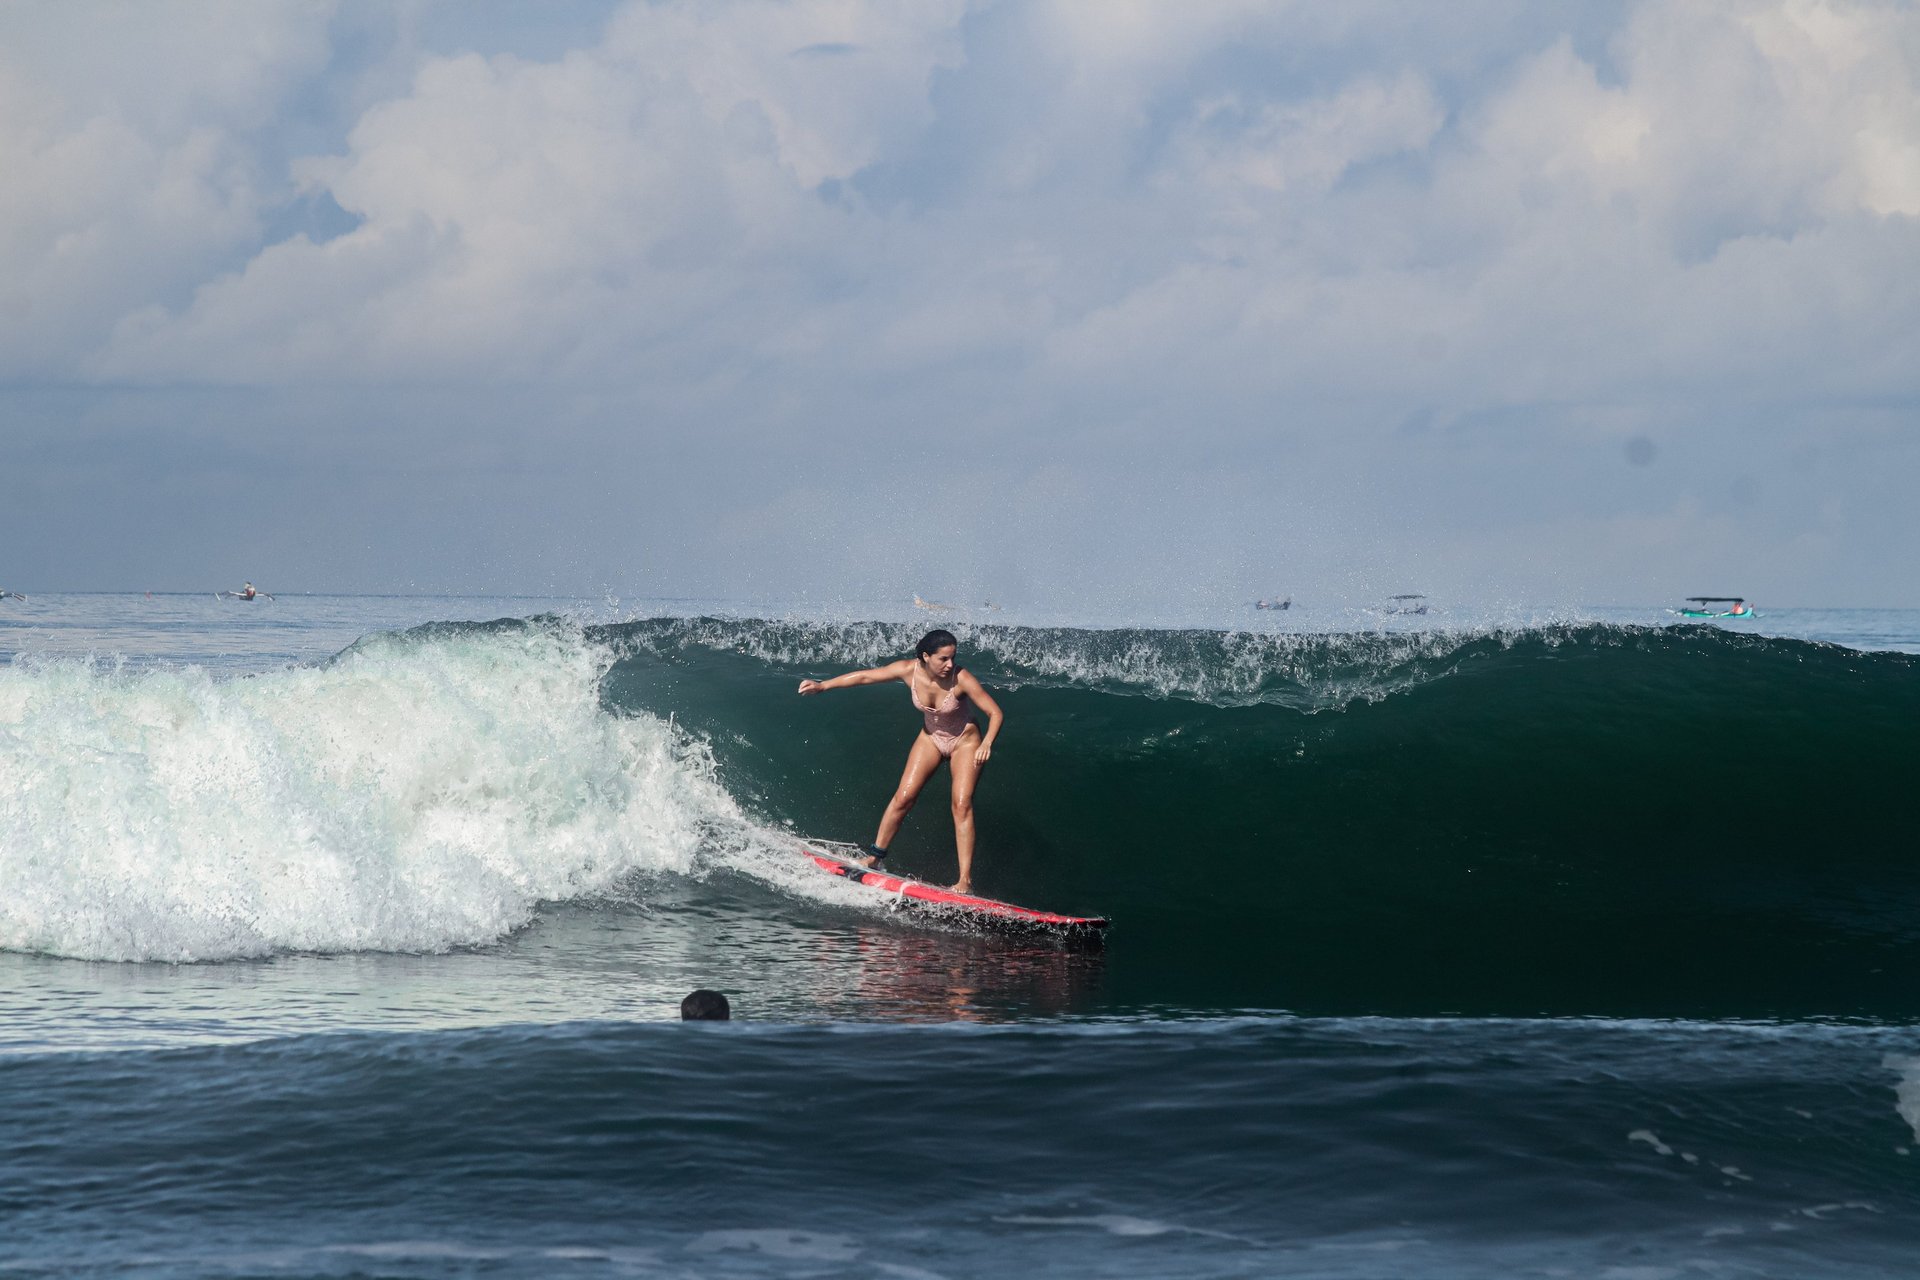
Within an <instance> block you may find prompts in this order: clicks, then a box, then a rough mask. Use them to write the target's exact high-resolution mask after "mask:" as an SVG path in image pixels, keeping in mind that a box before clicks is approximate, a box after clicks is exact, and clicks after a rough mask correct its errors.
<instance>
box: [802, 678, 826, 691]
mask: <svg viewBox="0 0 1920 1280" xmlns="http://www.w3.org/2000/svg"><path fill="white" fill-rule="evenodd" d="M826 687H827V686H826V685H824V684H822V683H820V681H818V680H802V681H801V682H800V692H801V693H802V694H808V693H818V692H820V691H821V690H822V689H824V688H826Z"/></svg>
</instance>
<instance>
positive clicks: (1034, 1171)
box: [0, 596, 1920, 1276]
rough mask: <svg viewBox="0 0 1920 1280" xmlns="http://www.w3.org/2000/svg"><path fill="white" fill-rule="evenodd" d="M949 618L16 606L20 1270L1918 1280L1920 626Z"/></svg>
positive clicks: (13, 1220)
mask: <svg viewBox="0 0 1920 1280" xmlns="http://www.w3.org/2000/svg"><path fill="white" fill-rule="evenodd" d="M875 619H879V620H878V621H876V620H875ZM928 621H929V619H928V618H927V617H926V616H924V615H921V614H916V613H914V612H913V611H911V610H908V611H905V612H904V613H902V612H900V611H893V612H889V611H888V609H887V608H886V607H884V606H869V607H852V606H848V607H846V608H844V609H842V610H841V611H839V616H835V617H831V618H830V617H827V616H824V615H823V614H821V613H820V612H818V611H811V612H807V613H797V612H796V611H793V610H790V609H783V608H780V607H775V606H769V605H767V604H764V603H763V604H760V605H757V606H756V605H751V604H740V603H733V604H729V603H727V602H714V601H677V602H658V601H654V602H642V603H641V604H639V605H634V604H629V603H622V602H618V601H603V602H595V603H592V604H589V605H582V604H580V603H579V602H567V601H528V600H459V601H456V600H427V599H391V598H289V597H282V598H281V599H279V600H277V601H274V602H271V603H266V602H261V603H256V604H253V605H244V606H243V605H232V604H227V605H222V604H219V603H216V602H214V601H212V600H210V599H207V600H202V599H199V598H189V597H161V598H158V599H154V600H148V599H146V598H144V597H111V596H94V597H85V596H68V597H57V596H55V597H38V598H35V599H34V600H32V601H29V602H27V603H26V604H25V605H20V604H18V603H17V602H14V601H8V602H6V603H5V606H4V612H0V651H4V652H6V653H8V654H11V655H12V661H11V662H10V663H9V664H8V665H6V666H0V824H4V825H0V1077H3V1078H0V1135H4V1137H5V1141H4V1143H0V1220H4V1221H5V1222H6V1223H7V1229H6V1230H0V1270H6V1269H15V1270H24V1271H28V1272H35V1271H39V1272H52V1273H60V1272H96V1273H111V1274H154V1275H214V1274H275V1275H302V1274H315V1275H358V1274H382V1275H387V1274H394V1275H482V1274H529V1275H546V1274H638V1275H711V1274H777V1275H790V1274H814V1275H899V1276H912V1275H928V1274H931V1275H950V1276H962V1275H985V1274H1000V1273H1002V1272H1005V1271H1007V1270H1011V1269H1019V1270H1022V1271H1029V1272H1033V1273H1036V1274H1060V1275H1069V1274H1072V1275H1083V1274H1100V1275H1110V1274H1125V1275H1153V1276H1158V1275H1255V1274H1302V1275H1338V1276H1345V1275H1353V1276H1373V1275H1383V1276H1384V1275H1447V1274H1459V1275H1478V1274H1487V1273H1490V1272H1492V1273H1500V1274H1517V1275H1527V1274H1539V1275H1568V1274H1571V1275H1601V1274H1609V1273H1610V1271H1609V1269H1611V1268H1627V1269H1630V1270H1627V1271H1623V1272H1617V1274H1634V1275H1715V1276H1718V1275H1806V1274H1823V1275H1831V1274H1858V1275H1880V1274H1888V1275H1892V1274H1903V1273H1904V1272H1905V1270H1906V1268H1907V1259H1908V1255H1909V1254H1910V1250H1911V1246H1912V1244H1913V1242H1915V1241H1916V1240H1920V1231H1916V1226H1917V1225H1920V1218H1917V1217H1916V1210H1920V1203H1917V1202H1916V1201H1917V1199H1920V1197H1917V1195H1916V1192H1917V1191H1920V1181H1917V1180H1916V1174H1915V1166H1914V1159H1915V1157H1914V1156H1913V1155H1912V1154H1911V1152H1912V1149H1913V1148H1914V1146H1915V1145H1916V1143H1917V1142H1920V1139H1917V1138H1916V1126H1920V1036H1916V1035H1915V1034H1914V1031H1913V1026H1914V1023H1915V1022H1916V1020H1920V981H1916V979H1917V978H1920V963H1917V962H1920V933H1917V926H1916V921H1920V872H1916V870H1915V865H1914V864H1915V860H1914V858H1913V856H1912V854H1913V848H1914V842H1913V840H1912V837H1911V830H1910V828H1911V823H1910V821H1909V820H1908V818H1907V816H1906V812H1905V808H1904V805H1903V803H1902V801H1901V797H1903V796H1904V793H1905V791H1906V790H1907V789H1909V788H1910V782H1909V779H1910V778H1911V777H1912V776H1913V773H1914V765H1915V763H1916V757H1917V756H1920V752H1916V750H1915V747H1914V733H1913V729H1912V726H1913V725H1914V724H1915V723H1916V714H1915V713H1916V712H1920V658H1916V657H1915V656H1914V654H1915V652H1916V651H1920V614H1915V613H1912V612H1903V611H1888V610H1858V611H1819V612H1815V611H1794V610H1777V611H1767V612H1765V613H1764V614H1763V616H1762V617H1761V618H1759V619H1755V620H1753V621H1754V623H1757V625H1752V624H1747V625H1736V624H1719V625H1713V624H1710V625H1705V626H1701V625H1684V626H1681V625H1672V624H1673V622H1674V620H1673V619H1672V618H1671V617H1670V616H1668V615H1666V614H1664V613H1663V612H1661V611H1657V610H1645V611H1640V610H1596V611H1589V612H1585V613H1579V614H1574V615H1570V616H1556V617H1530V616H1519V615H1515V614H1513V613H1512V612H1511V611H1505V612H1501V613H1497V614H1487V615H1484V616H1464V615H1462V616H1452V615H1442V616H1429V617H1426V618H1403V617H1388V616H1377V615H1368V614H1365V613H1364V612H1362V611H1343V612H1342V613H1341V614H1339V615H1338V616H1333V615H1329V616H1326V617H1318V618H1316V617H1315V616H1314V615H1313V614H1312V613H1311V611H1308V610H1294V611H1290V612H1289V613H1288V614H1286V615H1278V616H1258V617H1246V618H1241V617H1238V616H1228V617H1223V618H1220V619H1179V620H1175V621H1176V622H1177V623H1178V625H1174V624H1173V623H1170V622H1164V621H1163V622H1162V623H1160V624H1159V625H1155V626H1138V625H1135V626H1112V625H1106V626H1100V627H1088V626H1084V625H1082V626H1074V625H1064V624H1065V623H1069V622H1071V621H1072V620H1070V619H1057V618H1040V617H1018V616H1009V615H1007V614H1005V613H1000V612H995V613H991V614H989V613H986V612H984V611H983V612H978V613H976V614H973V615H956V616H954V617H950V618H942V619H939V621H943V622H947V623H948V624H949V625H952V626H953V627H954V629H955V630H957V631H959V632H960V634H961V637H962V645H963V658H964V659H965V661H966V662H967V664H968V665H969V667H970V668H971V669H972V670H974V671H975V672H976V674H978V675H979V676H980V677H981V678H982V679H983V680H985V681H986V682H987V683H988V684H989V685H990V686H991V687H993V688H994V689H995V690H996V691H997V692H998V693H999V695H1000V697H1001V700H1002V702H1003V705H1005V707H1006V709H1007V712H1008V716H1009V726H1008V729H1007V731H1006V733H1005V735H1004V736H1003V738H1002V742H1001V744H1000V748H999V750H997V751H996V753H995V758H994V762H993V764H992V765H991V766H989V773H988V775H987V778H986V780H985V781H984V782H983V784H982V788H981V792H980V796H979V800H978V813H979V820H980V823H981V827H982V832H983V839H982V848H981V860H980V864H979V867H978V870H977V875H976V880H977V882H978V883H979V884H980V887H981V888H982V889H983V891H986V892H990V893H994V894H997V895H1001V896H1006V897H1010V898H1014V899H1016V900H1019V901H1024V902H1029V903H1032V904H1033V905H1038V906H1047V907H1054V908H1057V909H1064V910H1072V911H1085V912H1099V913H1102V914H1106V915H1109V916H1111V917H1112V918H1113V919H1114V921H1115V925H1114V928H1113V931H1112V934H1111V937H1110V940H1109V942H1108V944H1107V945H1106V946H1105V947H1104V948H1100V949H1085V948H1066V947H1060V946H1055V945H1050V944H1047V943H1044V942H1039V943H1036V942H1034V941H1031V940H1027V941H1019V940H1013V939H1007V938H999V937H992V936H980V935H975V934H971V933H966V932H961V931H957V930H953V929H943V928H938V927H929V926H927V925H925V924H922V923H915V922H913V921H909V920H904V919H901V918H899V917H898V916H896V915H893V914H891V913H890V912H888V911H887V910H886V909H885V908H884V906H882V905H879V904H875V903H873V902H870V901H868V900H866V899H865V898H864V897H863V896H862V894H861V892H860V891H859V890H856V889H853V888H851V887H849V886H846V885H844V884H841V883H839V882H837V881H833V880H831V879H830V878H827V877H822V876H818V875H817V874H816V873H813V872H810V871H809V870H807V869H806V867H805V866H804V865H803V864H801V863H799V861H798V860H797V858H796V857H795V856H794V853H793V849H794V846H795V844H796V842H797V840H798V839H799V838H800V837H802V836H805V837H807V838H816V839H830V840H862V839H865V838H867V836H869V835H870V833H871V827H872V824H873V821H874V819H875V817H876V816H877V812H878V808H879V806H880V804H881V803H882V802H883V801H884V799H885V796H886V794H887V791H888V789H889V788H890V786H891V784H892V781H893V778H894V777H895V776H896V775H897V772H898V769H899V764H900V760H901V758H902V757H903V755H904V750H905V746H906V743H907V741H908V740H909V739H910V738H911V735H912V733H913V730H914V719H913V717H912V715H911V712H910V710H909V709H908V708H907V707H906V697H905V694H904V693H903V692H902V691H901V690H900V689H899V688H897V687H894V686H887V687H884V688H879V689H870V690H850V691H846V692H842V693H837V694H834V695H831V696H829V697H827V698H816V699H806V700H802V699H799V698H796V697H794V696H793V693H792V690H793V687H794V684H795V683H796V682H797V680H798V679H800V678H801V677H803V676H810V675H812V676H818V675H826V674H831V673H833V672H835V671H839V670H844V669H846V668H847V667H849V666H854V665H864V664H866V663H869V662H876V661H880V660H883V659H888V658H891V657H894V656H897V655H899V654H900V653H902V652H905V651H907V650H909V649H910V648H911V644H912V641H913V639H914V638H915V637H916V636H917V635H918V634H919V631H920V629H922V628H923V627H924V626H925V625H927V623H928ZM1106 621H1109V622H1111V621H1112V620H1106ZM943 788H944V780H943V779H942V780H937V781H936V783H935V785H934V786H933V787H932V788H930V790H929V793H928V796H927V797H926V799H925V800H924V801H923V803H922V807H921V809H920V811H919V812H917V813H916V814H915V815H914V817H913V818H912V820H911V821H910V823H909V825H908V827H907V829H906V832H905V833H904V834H903V836H902V838H901V840H900V841H899V842H898V843H897V844H896V846H895V853H896V858H897V860H898V861H899V862H901V863H902V864H903V865H904V867H905V868H906V869H908V870H910V871H916V872H918V873H920V874H924V875H927V876H929V877H935V876H939V875H942V874H946V873H947V872H949V871H950V869H951V856H952V854H951V833H950V827H949V825H948V823H947V821H946V818H945V814H944V812H943V810H944V808H945V805H944V790H943ZM699 985H707V986H716V987H720V988H721V989H723V990H726V991H727V992H729V994H730V995H731V996H732V998H733V1000H734V1002H735V1008H736V1014H737V1016H738V1017H739V1018H740V1021H738V1022H736V1023H734V1024H732V1025H729V1026H725V1027H684V1026H680V1025H677V1024H674V1025H649V1024H658V1023H662V1022H666V1021H668V1020H670V1019H671V1018H672V1017H673V1015H674V1011H675V1007H676V1005H677V1002H678V999H679V997H680V996H681V995H682V994H684V993H685V991H687V990H688V989H690V988H691V987H693V986H699Z"/></svg>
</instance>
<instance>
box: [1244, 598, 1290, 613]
mask: <svg viewBox="0 0 1920 1280" xmlns="http://www.w3.org/2000/svg"><path fill="white" fill-rule="evenodd" d="M1253 607H1254V608H1256V609H1272V610H1275V611H1276V612H1277V611H1278V610H1281V609H1291V608H1293V601H1292V600H1290V599H1289V600H1255V601H1254V602H1253Z"/></svg>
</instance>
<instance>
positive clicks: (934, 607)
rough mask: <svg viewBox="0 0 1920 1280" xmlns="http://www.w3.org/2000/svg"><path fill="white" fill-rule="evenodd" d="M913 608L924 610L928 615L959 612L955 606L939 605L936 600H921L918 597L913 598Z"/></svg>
mask: <svg viewBox="0 0 1920 1280" xmlns="http://www.w3.org/2000/svg"><path fill="white" fill-rule="evenodd" d="M913 607H914V608H916V609H925V610H926V611H927V612H928V613H958V612H959V611H960V610H959V608H958V606H956V605H950V604H941V603H940V602H939V601H937V600H922V599H921V598H920V597H919V596H915V597H914V598H913Z"/></svg>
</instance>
